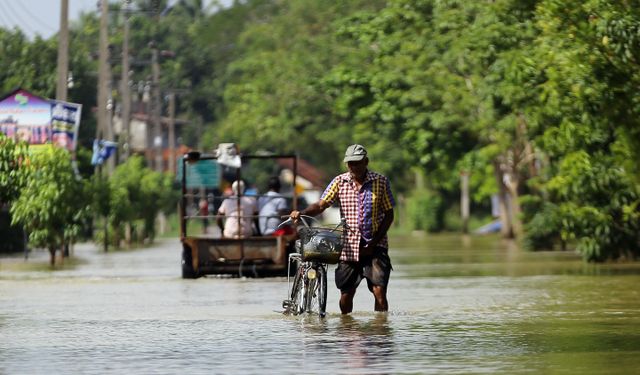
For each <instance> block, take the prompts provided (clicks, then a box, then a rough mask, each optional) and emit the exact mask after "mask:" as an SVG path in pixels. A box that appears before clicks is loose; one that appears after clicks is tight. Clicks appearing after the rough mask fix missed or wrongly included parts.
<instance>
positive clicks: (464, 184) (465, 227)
mask: <svg viewBox="0 0 640 375" xmlns="http://www.w3.org/2000/svg"><path fill="white" fill-rule="evenodd" d="M460 215H461V216H462V233H469V172H466V171H463V172H461V173H460Z"/></svg>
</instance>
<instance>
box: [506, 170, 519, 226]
mask: <svg viewBox="0 0 640 375" xmlns="http://www.w3.org/2000/svg"><path fill="white" fill-rule="evenodd" d="M506 176H507V177H508V178H507V182H506V183H505V186H506V188H507V190H508V193H509V196H510V198H511V200H510V203H511V205H510V207H509V208H510V211H511V212H510V214H511V223H512V226H513V232H514V236H515V237H518V238H519V237H521V236H522V234H523V229H522V221H521V220H520V214H521V213H522V208H521V207H520V196H519V195H518V185H519V183H518V180H517V176H516V175H515V174H514V173H507V174H506Z"/></svg>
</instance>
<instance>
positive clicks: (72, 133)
mask: <svg viewBox="0 0 640 375" xmlns="http://www.w3.org/2000/svg"><path fill="white" fill-rule="evenodd" d="M81 113H82V105H81V104H75V103H67V102H63V101H59V100H52V101H51V141H52V143H53V144H54V145H57V146H60V147H64V148H66V149H67V150H69V151H75V149H76V147H77V143H78V139H77V138H78V127H79V126H80V115H81Z"/></svg>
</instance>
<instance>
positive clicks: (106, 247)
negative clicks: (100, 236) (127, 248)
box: [103, 217, 109, 253]
mask: <svg viewBox="0 0 640 375" xmlns="http://www.w3.org/2000/svg"><path fill="white" fill-rule="evenodd" d="M103 246H104V252H105V253H106V252H108V251H109V220H107V218H106V217H105V218H104V241H103Z"/></svg>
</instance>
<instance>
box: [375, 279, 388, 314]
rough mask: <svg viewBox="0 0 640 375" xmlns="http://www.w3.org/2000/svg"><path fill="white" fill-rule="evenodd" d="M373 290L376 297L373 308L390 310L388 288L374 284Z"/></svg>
mask: <svg viewBox="0 0 640 375" xmlns="http://www.w3.org/2000/svg"><path fill="white" fill-rule="evenodd" d="M371 292H372V293H373V296H374V297H375V303H374V305H373V309H374V310H375V311H389V302H387V288H386V287H383V286H379V285H373V287H372V291H371Z"/></svg>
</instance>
